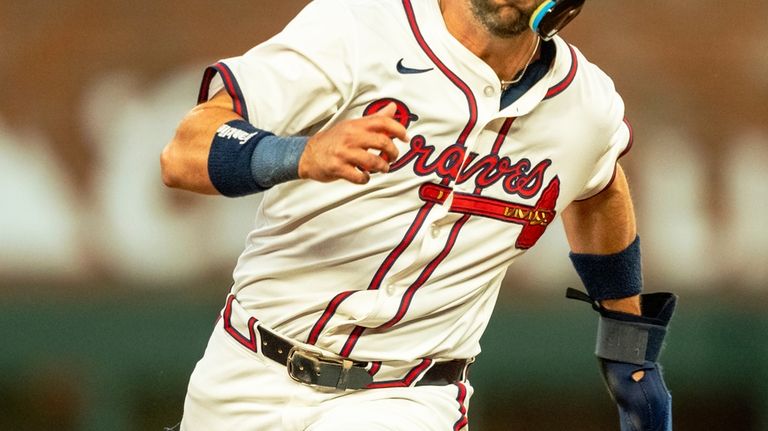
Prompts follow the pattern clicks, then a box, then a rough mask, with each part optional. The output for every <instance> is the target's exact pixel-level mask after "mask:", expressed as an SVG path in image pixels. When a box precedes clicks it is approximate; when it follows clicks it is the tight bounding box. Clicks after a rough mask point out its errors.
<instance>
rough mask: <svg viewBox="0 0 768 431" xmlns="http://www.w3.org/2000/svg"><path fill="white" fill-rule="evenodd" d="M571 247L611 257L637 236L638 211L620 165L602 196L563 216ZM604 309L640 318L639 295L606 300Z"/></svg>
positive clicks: (573, 205)
mask: <svg viewBox="0 0 768 431" xmlns="http://www.w3.org/2000/svg"><path fill="white" fill-rule="evenodd" d="M562 219H563V225H564V226H565V233H566V237H567V238H568V245H569V246H570V247H571V251H572V252H573V253H578V254H590V255H609V254H614V253H618V252H620V251H622V250H625V249H626V248H627V247H628V246H629V245H630V244H631V243H632V242H633V241H634V240H635V237H636V236H637V225H636V222H635V211H634V207H633V205H632V198H631V197H630V194H629V185H628V184H627V178H626V176H625V175H624V170H623V169H622V168H621V165H616V176H615V178H614V180H613V182H612V183H611V184H610V185H609V186H608V187H607V188H606V189H605V190H603V191H602V192H600V193H598V194H597V195H595V196H592V197H591V198H589V199H586V200H583V201H574V202H572V203H571V204H570V205H568V207H567V208H566V209H565V210H564V211H563V213H562ZM601 304H602V305H603V307H605V308H607V309H609V310H614V311H621V312H624V313H630V314H635V315H639V314H640V296H639V294H636V295H630V296H627V297H624V298H615V299H605V300H602V301H601Z"/></svg>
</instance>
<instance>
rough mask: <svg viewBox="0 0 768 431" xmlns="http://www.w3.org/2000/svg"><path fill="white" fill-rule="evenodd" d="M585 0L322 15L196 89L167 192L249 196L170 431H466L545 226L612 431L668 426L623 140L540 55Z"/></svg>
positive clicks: (326, 4)
mask: <svg viewBox="0 0 768 431" xmlns="http://www.w3.org/2000/svg"><path fill="white" fill-rule="evenodd" d="M583 3H584V1H583V0H581V1H567V0H565V1H544V2H542V1H534V0H315V1H313V2H311V3H310V4H309V5H308V6H306V8H305V9H304V10H303V11H302V12H301V13H300V14H299V15H298V16H296V17H295V18H294V19H293V20H292V21H291V22H290V23H289V24H288V25H287V27H286V28H285V29H284V30H283V31H282V32H280V33H279V34H277V35H276V36H274V37H273V38H271V39H270V40H268V41H266V42H264V43H262V44H260V45H258V46H256V47H254V48H253V49H251V50H250V51H248V52H247V53H245V54H244V55H242V56H240V57H236V58H229V59H225V60H222V61H220V62H218V63H216V64H214V65H212V66H211V67H209V68H208V69H207V70H206V71H205V74H204V77H203V83H202V86H201V90H200V95H199V105H198V106H197V107H195V108H194V109H192V111H191V112H190V113H189V114H188V115H187V116H186V117H185V118H184V119H183V120H182V122H181V124H180V125H179V127H178V130H177V132H176V135H175V137H174V138H173V140H172V141H171V142H170V143H169V144H168V146H167V147H166V149H165V150H164V151H163V155H162V160H161V163H162V172H163V180H164V182H165V184H166V185H168V186H171V187H177V188H181V189H186V190H191V191H194V192H199V193H207V194H221V195H224V196H230V197H235V196H244V195H249V194H253V193H263V198H262V200H261V204H260V205H259V207H258V208H257V209H256V218H255V222H254V226H253V230H252V231H251V232H250V234H249V235H248V237H247V242H246V246H245V250H244V251H243V252H242V254H241V256H240V258H239V260H238V262H237V266H236V268H235V270H234V284H233V286H232V289H231V292H230V294H229V295H228V297H227V298H226V301H225V303H224V307H223V310H222V312H221V316H220V319H219V321H218V323H217V324H216V327H215V329H214V331H213V334H212V336H211V338H210V341H209V344H208V347H207V349H206V351H205V354H204V356H203V357H202V359H201V360H200V361H199V362H198V364H197V366H196V368H195V370H194V372H193V373H192V376H191V378H190V382H189V388H188V392H187V397H186V401H185V406H184V416H183V419H182V422H181V429H182V430H185V431H196V430H206V431H211V430H222V431H223V430H234V429H245V430H308V431H343V430H361V429H365V430H435V431H438V430H441V431H444V430H465V429H468V404H469V400H470V398H471V395H472V392H473V389H472V386H471V384H470V381H469V379H468V369H469V366H470V364H471V363H472V362H473V361H474V358H475V356H477V355H478V354H479V352H480V346H479V340H480V337H481V335H482V333H483V330H484V329H485V327H486V325H487V323H488V320H489V317H490V315H491V312H492V309H493V307H494V304H495V302H496V298H497V295H498V291H499V287H500V284H501V280H502V278H503V276H504V273H505V270H506V268H507V267H508V265H509V264H510V263H511V262H512V261H513V260H514V259H515V258H516V257H517V256H519V255H520V254H522V253H523V252H525V251H526V250H527V249H529V248H531V247H533V246H534V245H535V244H536V242H537V240H538V239H539V238H540V237H541V235H542V234H544V232H545V231H546V229H547V227H548V226H549V225H550V224H551V223H553V222H555V219H556V218H557V217H558V216H559V217H560V218H562V221H563V223H564V225H565V228H566V232H567V236H568V241H569V243H570V247H571V249H572V253H571V256H572V259H573V262H574V266H575V268H576V270H577V272H578V273H579V275H580V276H581V278H582V280H583V281H584V285H585V287H586V289H587V292H588V293H582V292H579V291H569V296H571V297H575V298H577V299H582V300H585V301H588V302H590V303H591V304H592V305H593V307H594V308H595V310H597V311H598V312H599V313H600V331H599V333H598V341H597V354H598V357H599V360H600V364H601V367H600V369H601V371H602V372H603V375H604V376H605V380H606V382H607V384H608V388H609V390H610V392H611V394H612V395H613V397H614V399H615V400H616V402H617V404H618V407H619V412H620V416H621V424H622V425H621V427H622V430H624V431H629V430H635V431H638V430H668V429H671V413H670V410H671V399H670V396H669V393H668V391H667V389H666V387H665V385H664V382H663V380H662V377H661V375H660V372H659V368H658V366H657V357H658V354H659V351H660V347H661V343H662V341H663V335H664V332H665V328H666V326H667V324H668V322H669V319H670V318H671V314H672V310H673V308H674V302H675V298H674V296H672V295H671V294H654V295H650V296H648V295H643V296H648V299H646V300H643V301H642V303H641V298H640V293H641V289H642V278H641V274H640V248H639V247H640V246H639V240H638V238H637V233H636V230H635V219H634V215H633V209H632V203H631V200H630V197H629V192H628V188H627V182H626V180H625V177H624V173H623V171H622V169H621V167H620V166H619V165H618V164H617V160H618V159H619V157H620V156H621V155H623V154H624V153H626V152H627V151H628V150H629V148H630V146H631V143H632V131H631V128H630V127H629V124H628V123H627V122H626V121H625V120H624V105H623V102H622V100H621V98H620V97H619V95H618V94H617V93H616V91H615V89H614V86H613V83H612V82H611V80H610V79H609V78H608V77H607V76H606V75H605V74H604V73H603V72H602V71H601V70H600V69H598V68H597V67H596V66H595V65H593V64H591V63H589V62H588V61H587V60H586V59H585V58H584V56H583V55H582V54H581V53H580V52H579V51H578V49H576V48H575V47H574V46H572V45H570V44H568V43H567V42H565V41H564V40H563V39H561V38H560V37H559V36H556V33H557V31H558V30H559V29H560V28H562V26H564V25H565V24H567V23H568V21H570V20H571V19H572V18H573V17H574V16H575V15H576V14H577V13H578V12H579V11H580V9H581V7H582V5H583ZM215 228H216V227H215V226H212V229H213V230H214V231H215ZM499 372H503V371H502V370H499Z"/></svg>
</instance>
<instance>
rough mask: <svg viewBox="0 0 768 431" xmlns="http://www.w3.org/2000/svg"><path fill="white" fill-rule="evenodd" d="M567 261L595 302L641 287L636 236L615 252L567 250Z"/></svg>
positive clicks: (630, 293)
mask: <svg viewBox="0 0 768 431" xmlns="http://www.w3.org/2000/svg"><path fill="white" fill-rule="evenodd" d="M569 256H570V258H571V262H572V263H573V267H574V268H575V269H576V272H577V273H578V274H579V278H581V282H582V283H583V284H584V287H585V288H586V289H587V293H588V294H589V296H590V297H591V298H592V299H593V300H595V301H602V300H604V299H619V298H627V297H630V296H635V295H639V294H640V292H641V291H642V290H643V274H642V265H641V259H640V237H639V236H637V237H635V240H634V241H633V242H632V244H630V245H629V246H627V248H625V249H624V250H622V251H620V252H618V253H615V254H607V255H600V254H584V253H570V254H569Z"/></svg>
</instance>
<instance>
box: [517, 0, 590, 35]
mask: <svg viewBox="0 0 768 431" xmlns="http://www.w3.org/2000/svg"><path fill="white" fill-rule="evenodd" d="M584 2H585V0H547V1H545V2H543V3H542V4H541V5H539V7H538V8H536V10H535V11H534V12H533V14H532V15H531V20H530V21H529V22H528V25H529V26H530V27H531V29H532V30H533V31H534V32H535V33H538V35H539V36H541V38H542V39H544V40H549V39H552V37H554V36H555V35H556V34H557V32H559V31H560V30H561V29H562V28H563V27H565V26H566V24H568V23H569V22H571V20H572V19H574V18H575V17H576V15H578V14H579V12H581V8H582V7H584Z"/></svg>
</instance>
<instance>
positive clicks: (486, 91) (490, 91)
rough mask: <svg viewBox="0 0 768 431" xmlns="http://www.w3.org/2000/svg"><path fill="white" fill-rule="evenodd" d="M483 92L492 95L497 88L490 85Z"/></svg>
mask: <svg viewBox="0 0 768 431" xmlns="http://www.w3.org/2000/svg"><path fill="white" fill-rule="evenodd" d="M483 93H485V95H486V96H488V97H491V96H493V95H494V94H495V93H496V90H494V89H493V87H491V86H490V85H489V86H487V87H485V89H483Z"/></svg>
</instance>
